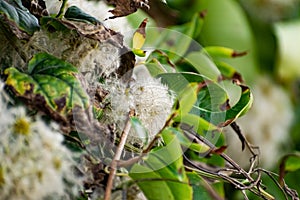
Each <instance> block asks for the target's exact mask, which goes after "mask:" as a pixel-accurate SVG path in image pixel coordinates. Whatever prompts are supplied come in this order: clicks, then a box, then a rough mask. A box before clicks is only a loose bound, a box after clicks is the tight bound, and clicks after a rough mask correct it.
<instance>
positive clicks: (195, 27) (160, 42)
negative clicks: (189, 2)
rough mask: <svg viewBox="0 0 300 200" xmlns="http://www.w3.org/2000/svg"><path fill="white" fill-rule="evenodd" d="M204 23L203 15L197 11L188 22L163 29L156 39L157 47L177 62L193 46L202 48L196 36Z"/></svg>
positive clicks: (197, 48) (198, 48)
mask: <svg viewBox="0 0 300 200" xmlns="http://www.w3.org/2000/svg"><path fill="white" fill-rule="evenodd" d="M202 25H203V18H202V15H201V14H198V13H197V14H195V15H194V17H193V18H192V20H191V21H190V22H188V23H186V24H182V25H180V26H173V27H169V29H163V30H162V32H161V34H160V37H159V38H158V39H157V41H156V49H158V50H161V51H164V52H165V53H166V54H167V55H168V56H169V59H170V60H171V61H172V62H173V63H175V62H177V61H178V60H179V59H181V58H182V57H184V56H185V54H186V53H187V52H188V51H189V50H191V49H190V47H191V46H193V48H196V50H200V48H201V46H200V45H199V44H198V43H197V42H196V41H195V40H194V38H196V37H198V35H199V33H200V30H201V28H202Z"/></svg>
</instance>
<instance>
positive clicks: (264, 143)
mask: <svg viewBox="0 0 300 200" xmlns="http://www.w3.org/2000/svg"><path fill="white" fill-rule="evenodd" d="M150 6H151V9H150V10H145V11H146V12H147V14H145V13H143V12H141V11H139V12H137V13H135V14H133V15H131V16H129V17H128V18H129V21H130V22H131V23H132V24H133V25H134V27H137V26H138V24H139V23H140V22H141V21H142V19H143V17H145V16H146V15H149V16H150V23H149V26H151V25H153V24H156V25H157V26H161V27H169V26H174V25H182V24H185V23H188V22H189V21H191V20H192V17H193V16H194V14H195V13H199V14H201V15H205V17H204V24H203V27H202V30H201V33H200V34H199V35H198V36H197V37H196V38H193V39H195V40H196V41H197V42H198V43H199V44H201V45H202V46H225V47H229V48H233V49H235V50H238V51H247V55H246V56H243V57H239V58H235V59H224V60H225V61H226V62H227V63H229V64H231V65H232V66H234V67H235V68H237V69H238V71H239V72H240V73H241V74H242V76H243V77H244V79H245V81H246V84H248V85H250V87H251V88H252V89H253V93H254V105H253V109H252V110H251V111H250V113H249V114H248V116H247V115H246V116H245V117H244V119H243V118H242V119H241V120H239V121H238V123H239V124H240V126H241V128H242V130H243V132H244V134H245V135H246V137H247V138H248V139H249V141H250V142H252V143H254V145H259V146H260V150H261V154H262V155H261V164H262V166H263V167H265V168H267V169H269V170H271V171H273V172H276V173H278V172H279V171H278V170H279V163H280V159H281V158H282V156H284V155H286V154H287V153H293V152H296V151H300V123H299V122H300V1H299V0H190V1H186V0H167V1H166V4H165V3H163V2H162V1H160V0H152V1H150ZM225 132H226V131H225ZM234 139H235V138H234V136H232V135H231V136H230V134H229V133H228V137H227V140H228V143H229V147H228V154H231V153H232V152H236V149H233V150H230V144H231V145H235V144H236V142H231V141H230V140H234ZM235 148H236V147H235ZM232 156H233V157H234V158H235V157H236V159H237V160H238V161H239V162H240V163H241V165H243V164H245V163H243V162H245V160H243V159H240V158H239V157H241V156H240V155H237V156H236V155H234V153H232ZM239 159H240V160H239ZM295 169H298V168H297V167H296V168H295ZM299 180H300V171H299V170H296V171H294V172H291V173H288V174H287V176H286V183H287V184H288V185H289V186H290V187H291V188H293V189H296V190H297V191H298V193H300V182H299ZM264 184H265V185H268V188H269V190H270V191H272V193H274V194H275V197H276V199H282V198H283V196H282V193H281V192H280V190H278V188H277V187H276V186H275V185H274V184H273V183H272V180H270V178H267V177H265V179H264ZM226 190H228V192H232V193H231V194H232V195H230V196H229V197H228V198H230V199H241V198H242V196H241V194H240V193H239V192H236V193H234V192H233V191H234V189H233V188H231V187H230V186H229V185H228V186H226ZM255 198H256V197H251V196H250V199H255Z"/></svg>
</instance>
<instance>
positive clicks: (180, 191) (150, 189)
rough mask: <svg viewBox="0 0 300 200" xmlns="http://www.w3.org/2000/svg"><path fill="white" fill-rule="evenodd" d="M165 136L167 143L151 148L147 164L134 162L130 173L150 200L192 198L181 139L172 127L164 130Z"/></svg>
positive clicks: (145, 162) (146, 160)
mask: <svg viewBox="0 0 300 200" xmlns="http://www.w3.org/2000/svg"><path fill="white" fill-rule="evenodd" d="M162 137H163V139H164V142H165V143H166V146H163V147H160V148H157V149H156V150H153V151H152V152H150V153H149V155H148V156H147V158H146V159H145V161H144V164H143V165H140V164H135V165H134V166H133V167H132V168H131V171H130V174H129V175H130V177H131V178H132V179H133V180H134V181H136V182H137V184H138V186H139V187H140V188H141V189H142V191H143V193H144V194H145V196H146V197H147V199H149V200H152V199H153V200H154V199H171V200H173V199H174V200H176V199H178V200H181V199H192V187H191V186H190V185H189V182H188V178H187V175H186V172H185V169H184V166H183V159H182V151H181V147H180V142H179V141H178V140H177V138H176V136H175V135H174V134H172V130H171V129H166V130H164V131H163V133H162Z"/></svg>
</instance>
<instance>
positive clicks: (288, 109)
mask: <svg viewBox="0 0 300 200" xmlns="http://www.w3.org/2000/svg"><path fill="white" fill-rule="evenodd" d="M252 91H253V96H254V103H253V106H252V108H251V110H250V111H249V112H248V113H247V114H246V115H245V116H243V117H242V118H240V119H238V121H237V123H238V125H239V126H240V128H241V129H242V133H243V134H244V135H245V136H246V138H247V139H248V140H249V141H250V143H251V144H253V145H254V146H259V149H260V163H261V164H262V165H263V166H264V167H266V168H271V167H273V166H274V165H275V164H276V163H277V162H278V160H279V159H280V156H281V155H282V154H283V153H284V152H283V151H282V146H283V145H285V144H287V142H288V140H289V135H288V134H289V128H290V126H291V123H292V121H293V110H292V105H291V102H290V99H289V98H288V95H287V94H286V92H285V91H284V90H283V89H282V88H280V87H279V86H278V85H276V84H275V83H274V82H272V81H271V80H270V79H269V78H267V77H260V78H258V80H257V83H256V85H255V86H254V88H253V90H252ZM228 143H229V146H228V147H229V148H228V150H229V152H228V153H229V154H230V155H232V157H233V158H234V159H235V160H237V161H238V162H239V163H240V164H241V165H242V166H245V167H246V166H249V158H250V157H249V156H247V155H245V156H241V142H240V141H239V140H238V139H237V136H232V134H230V135H229V136H228ZM248 155H249V154H248Z"/></svg>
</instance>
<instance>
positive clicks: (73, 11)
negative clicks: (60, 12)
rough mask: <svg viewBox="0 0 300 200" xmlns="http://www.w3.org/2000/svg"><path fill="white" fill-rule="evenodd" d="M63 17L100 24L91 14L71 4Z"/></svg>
mask: <svg viewBox="0 0 300 200" xmlns="http://www.w3.org/2000/svg"><path fill="white" fill-rule="evenodd" d="M64 17H65V18H66V19H69V20H75V21H81V22H89V23H92V24H95V25H96V24H101V22H100V21H99V20H97V19H96V18H95V17H92V16H91V15H89V14H87V13H85V12H83V11H82V10H81V9H80V8H78V7H77V6H71V7H69V8H68V9H67V11H66V13H65V15H64Z"/></svg>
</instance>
